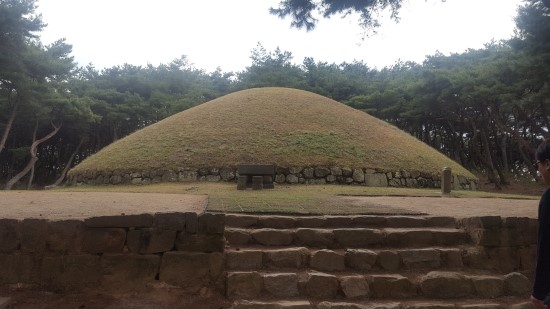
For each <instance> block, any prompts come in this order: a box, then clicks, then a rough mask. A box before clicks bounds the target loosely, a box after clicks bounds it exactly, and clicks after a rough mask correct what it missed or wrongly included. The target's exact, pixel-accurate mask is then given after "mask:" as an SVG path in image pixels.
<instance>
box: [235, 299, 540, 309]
mask: <svg viewBox="0 0 550 309" xmlns="http://www.w3.org/2000/svg"><path fill="white" fill-rule="evenodd" d="M521 301H522V299H506V300H499V299H493V300H484V299H471V300H468V301H456V302H455V301H444V302H443V301H430V300H425V301H417V302H400V301H387V302H372V301H368V302H330V301H322V302H318V303H314V302H310V301H309V300H295V301H286V300H283V301H274V300H266V301H249V300H237V301H235V302H233V304H232V306H231V307H230V308H231V309H446V308H449V309H504V308H517V309H520V308H531V307H530V304H529V303H521ZM514 302H516V303H514Z"/></svg>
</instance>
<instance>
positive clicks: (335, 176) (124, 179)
mask: <svg viewBox="0 0 550 309" xmlns="http://www.w3.org/2000/svg"><path fill="white" fill-rule="evenodd" d="M237 178H238V173H237V168H230V167H222V168H200V169H197V168H178V169H175V170H156V171H134V172H123V171H103V172H95V171H87V172H85V173H82V174H78V175H73V174H71V175H69V183H70V184H71V185H78V184H114V185H116V184H151V183H159V182H193V181H209V182H218V181H226V182H235V181H236V179H237ZM274 180H275V182H276V183H278V184H355V185H365V186H369V187H388V186H389V187H409V188H440V187H441V174H440V173H424V172H418V171H393V172H392V171H380V170H375V169H368V168H367V169H365V168H348V167H343V168H342V167H330V168H328V167H290V168H286V167H277V168H276V176H275V179H274ZM452 188H453V189H466V190H477V188H478V183H477V180H476V179H468V178H466V177H464V176H457V175H453V179H452Z"/></svg>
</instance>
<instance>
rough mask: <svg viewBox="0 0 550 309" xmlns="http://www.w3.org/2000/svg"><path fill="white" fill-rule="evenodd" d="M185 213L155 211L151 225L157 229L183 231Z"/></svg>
mask: <svg viewBox="0 0 550 309" xmlns="http://www.w3.org/2000/svg"><path fill="white" fill-rule="evenodd" d="M185 217H186V215H185V213H182V212H172V213H156V214H155V216H154V217H153V227H154V228H157V229H165V230H174V231H183V230H184V229H185Z"/></svg>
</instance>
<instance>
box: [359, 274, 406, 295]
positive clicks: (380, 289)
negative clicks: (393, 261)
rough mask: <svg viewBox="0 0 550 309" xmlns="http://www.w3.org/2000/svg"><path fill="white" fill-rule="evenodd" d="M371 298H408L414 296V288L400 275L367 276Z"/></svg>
mask: <svg viewBox="0 0 550 309" xmlns="http://www.w3.org/2000/svg"><path fill="white" fill-rule="evenodd" d="M367 282H368V284H369V288H370V292H371V296H372V297H373V298H408V297H414V296H416V294H417V292H416V286H415V285H414V283H412V282H411V281H410V280H409V279H408V278H406V277H403V276H401V275H370V276H367Z"/></svg>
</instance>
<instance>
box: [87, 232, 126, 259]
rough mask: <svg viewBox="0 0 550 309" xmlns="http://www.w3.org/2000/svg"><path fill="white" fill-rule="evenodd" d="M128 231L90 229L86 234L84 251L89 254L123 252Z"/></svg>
mask: <svg viewBox="0 0 550 309" xmlns="http://www.w3.org/2000/svg"><path fill="white" fill-rule="evenodd" d="M125 242H126V230H125V229H119V228H90V229H87V230H86V231H85V232H84V236H83V239H82V251H84V252H87V253H94V254H96V253H107V252H108V253H118V252H122V249H123V248H124V243H125Z"/></svg>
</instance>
